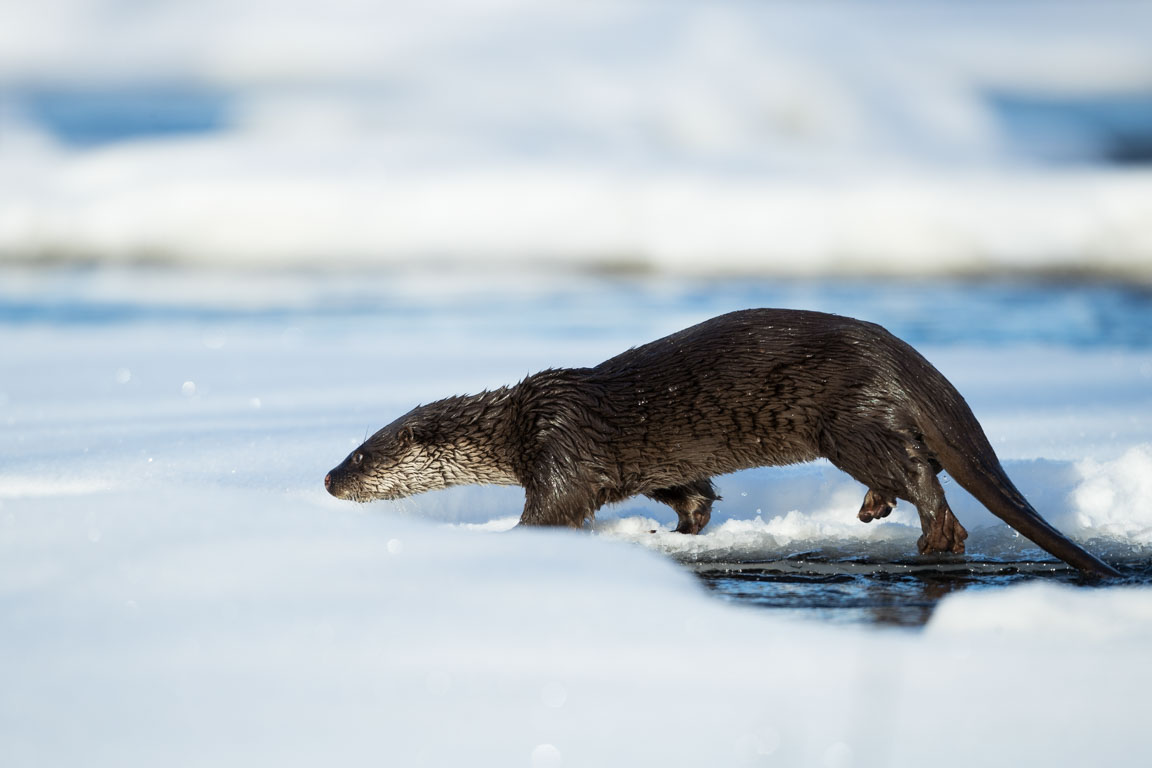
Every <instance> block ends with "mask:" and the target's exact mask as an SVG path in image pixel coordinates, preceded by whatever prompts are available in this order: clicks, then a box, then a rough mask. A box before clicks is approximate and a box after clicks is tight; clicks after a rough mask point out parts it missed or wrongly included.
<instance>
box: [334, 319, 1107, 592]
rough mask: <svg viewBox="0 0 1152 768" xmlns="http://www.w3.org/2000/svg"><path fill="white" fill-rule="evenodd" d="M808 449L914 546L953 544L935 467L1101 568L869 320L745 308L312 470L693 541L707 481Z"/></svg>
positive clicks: (1048, 541)
mask: <svg viewBox="0 0 1152 768" xmlns="http://www.w3.org/2000/svg"><path fill="white" fill-rule="evenodd" d="M820 457H824V458H827V459H828V460H829V461H831V462H832V464H834V465H835V466H837V467H839V468H840V469H842V470H843V471H845V472H847V473H848V474H849V475H851V476H852V477H854V478H855V479H856V480H858V481H859V482H861V483H863V484H864V485H865V486H866V487H867V488H868V491H867V494H866V495H865V498H864V503H863V505H862V506H861V508H860V512H859V513H858V517H859V518H860V520H862V521H864V522H870V521H871V520H874V519H876V518H881V517H885V516H887V515H888V514H889V513H890V512H891V510H892V508H893V507H894V506H895V505H896V500H897V499H904V500H907V501H909V502H911V503H912V504H913V505H915V506H916V509H917V511H918V512H919V516H920V523H921V528H922V532H923V535H922V536H921V537H920V540H919V542H918V549H919V551H920V552H921V553H931V552H963V551H964V539H965V538H966V537H967V535H968V534H967V532H966V531H965V530H964V528H963V526H961V525H960V523H959V521H958V520H957V519H956V517H955V516H954V515H953V514H952V511H951V509H950V508H949V507H948V503H947V500H946V499H945V497H944V491H943V488H942V487H941V485H940V481H939V479H938V478H937V475H938V474H939V472H940V471H941V469H946V470H947V471H948V472H949V474H950V475H951V476H952V477H953V478H955V479H956V481H957V482H958V483H959V484H960V485H961V486H963V487H964V488H965V489H967V490H968V491H969V492H971V493H972V494H973V495H974V496H975V497H976V498H977V499H978V500H980V502H981V503H983V504H984V505H985V506H987V507H988V508H989V509H990V510H991V511H992V512H993V513H995V514H996V515H998V516H999V517H1001V518H1003V519H1004V520H1005V521H1006V522H1008V523H1009V524H1010V525H1012V526H1013V527H1014V528H1016V529H1017V530H1019V531H1020V532H1021V533H1023V534H1024V535H1025V536H1027V537H1028V538H1030V539H1032V540H1033V541H1034V542H1036V543H1037V544H1038V545H1039V546H1041V547H1042V548H1044V549H1045V550H1047V551H1048V552H1050V553H1052V554H1053V555H1055V556H1057V557H1059V558H1061V559H1063V560H1065V561H1067V562H1068V563H1070V564H1072V565H1074V566H1075V567H1077V568H1079V569H1080V570H1082V571H1085V572H1088V573H1094V574H1106V575H1115V573H1116V572H1115V571H1114V570H1113V569H1112V568H1111V567H1110V566H1109V565H1107V564H1106V563H1104V562H1102V561H1100V560H1099V559H1097V558H1096V557H1094V556H1093V555H1091V554H1089V553H1088V552H1086V551H1085V550H1083V549H1081V548H1080V547H1079V546H1077V545H1076V544H1074V543H1073V542H1072V541H1070V540H1069V539H1067V538H1066V537H1064V536H1063V535H1062V534H1061V533H1060V532H1059V531H1057V530H1056V529H1055V528H1053V527H1052V526H1050V525H1049V524H1048V523H1047V522H1045V521H1044V520H1043V518H1041V517H1040V516H1039V515H1038V514H1037V513H1036V511H1035V510H1034V509H1033V508H1032V507H1031V506H1030V505H1029V504H1028V502H1027V501H1026V500H1025V499H1024V497H1023V496H1022V495H1021V494H1020V492H1019V491H1017V490H1016V488H1015V486H1013V484H1012V481H1011V480H1009V479H1008V476H1007V475H1006V474H1005V473H1004V470H1003V469H1002V468H1001V466H1000V462H999V460H998V459H997V457H996V454H995V452H994V451H993V450H992V447H991V445H990V444H989V443H988V439H987V437H985V435H984V432H983V430H982V429H981V428H980V424H979V423H978V422H977V421H976V418H975V416H973V415H972V411H971V410H970V409H969V407H968V405H967V403H965V401H964V398H963V397H961V396H960V393H959V392H957V391H956V389H955V388H954V387H953V386H952V385H951V384H950V383H949V382H948V381H947V379H945V378H944V376H943V375H942V374H941V373H940V372H939V371H937V370H936V369H935V368H934V367H932V365H931V364H930V363H928V361H927V360H925V359H924V358H923V357H922V356H921V355H920V354H919V353H918V352H916V350H914V349H913V348H912V347H910V346H909V345H908V344H906V343H904V342H903V341H901V340H900V339H897V338H896V337H895V336H893V335H891V334H890V333H888V332H887V331H886V330H884V329H883V328H881V327H880V326H878V325H875V324H872V323H866V322H862V321H859V320H853V319H851V318H846V317H840V316H837V315H828V314H823V313H819V312H805V311H797V310H784V309H750V310H744V311H740V312H732V313H730V314H726V315H721V316H720V317H716V318H713V319H711V320H708V321H705V322H703V323H700V324H699V325H695V326H693V327H691V328H687V329H685V330H683V331H680V332H678V333H674V334H672V335H671V336H666V337H664V338H662V339H658V340H656V341H653V342H651V343H649V344H645V345H643V346H640V347H636V348H634V349H630V350H628V351H627V352H624V353H622V354H620V355H617V356H616V357H613V358H611V359H610V360H606V361H605V362H603V363H601V364H600V365H597V366H595V367H594V368H559V369H550V370H545V371H541V372H540V373H537V374H534V375H531V376H529V377H527V378H526V379H524V380H523V381H521V382H520V383H519V384H516V385H514V386H511V387H502V388H500V389H497V390H493V391H490V392H482V393H480V394H478V395H470V396H463V397H452V398H447V399H445V400H440V401H437V402H435V403H431V404H429V405H425V406H421V407H418V408H416V409H414V410H413V411H411V412H410V413H408V414H406V415H405V416H402V417H401V418H399V419H397V420H396V421H395V422H393V423H392V424H389V425H388V426H386V427H384V428H383V429H381V430H380V431H379V432H377V433H376V434H375V435H373V436H372V437H371V438H369V439H368V440H367V441H366V442H365V443H364V444H363V445H362V446H361V447H360V448H358V449H357V450H356V451H354V452H353V453H352V454H351V455H350V456H349V457H348V458H347V459H345V460H344V462H342V463H341V464H340V465H339V466H338V467H336V468H335V469H333V470H332V472H331V473H330V474H329V476H328V477H326V478H325V485H326V486H327V487H328V489H329V491H330V492H331V493H333V494H334V495H336V496H339V497H342V498H349V499H354V500H358V501H366V500H369V499H373V498H398V497H401V496H408V495H411V494H413V493H419V492H421V491H426V490H432V489H434V488H443V487H447V486H449V485H457V484H461V483H500V484H518V485H522V486H523V487H524V489H525V505H524V512H523V515H522V516H521V523H522V524H524V525H566V526H574V527H578V526H581V525H583V524H584V522H585V521H586V520H588V519H590V518H592V517H593V515H594V514H595V512H596V510H597V509H599V508H600V507H601V506H602V505H604V504H607V503H611V502H615V501H621V500H623V499H626V498H629V497H631V496H635V495H638V494H643V495H645V496H648V497H650V498H652V499H655V500H656V501H659V502H662V503H664V504H667V505H669V506H670V507H672V509H673V510H675V511H676V514H677V516H678V518H679V521H678V525H677V528H676V530H677V531H680V532H682V533H698V532H699V531H700V530H701V529H702V528H703V527H704V526H705V525H707V523H708V519H709V517H710V515H711V508H712V503H713V502H714V501H716V500H718V499H719V496H717V494H716V490H715V488H714V487H713V485H712V478H713V477H715V476H716V475H723V474H727V473H729V472H736V471H738V470H741V469H747V468H750V467H759V466H778V465H784V464H794V463H797V462H804V461H811V460H813V459H816V458H820Z"/></svg>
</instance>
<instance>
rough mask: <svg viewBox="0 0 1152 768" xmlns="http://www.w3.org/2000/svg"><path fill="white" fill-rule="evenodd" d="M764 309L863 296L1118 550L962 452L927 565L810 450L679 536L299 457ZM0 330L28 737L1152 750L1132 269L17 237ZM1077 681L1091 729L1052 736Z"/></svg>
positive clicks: (614, 749)
mask: <svg viewBox="0 0 1152 768" xmlns="http://www.w3.org/2000/svg"><path fill="white" fill-rule="evenodd" d="M749 306H786V307H803V308H809V309H817V310H824V311H830V312H837V313H841V314H848V315H853V316H857V317H860V318H863V319H868V320H874V321H877V322H881V323H883V324H884V325H886V326H887V327H888V328H889V329H890V330H892V331H893V332H894V333H896V334H897V335H899V336H901V337H903V338H904V339H906V340H907V341H909V342H911V343H912V344H914V345H915V346H917V348H919V349H921V351H923V352H924V353H925V355H926V356H927V357H928V358H929V360H931V361H932V362H933V363H934V364H936V365H937V366H938V367H939V368H940V369H941V370H942V371H943V372H944V373H945V375H947V376H948V377H949V378H950V379H951V380H952V381H953V382H954V383H955V384H956V385H957V387H958V388H959V390H960V391H961V392H962V393H963V394H964V395H965V396H966V397H967V398H968V400H969V402H970V404H971V405H972V407H973V410H974V411H975V413H976V415H977V416H978V418H980V420H981V422H982V423H983V425H984V427H985V430H986V431H987V433H988V435H989V438H990V439H991V440H992V443H993V445H994V446H995V447H996V450H997V451H998V452H999V454H1000V456H1001V458H1002V460H1003V461H1004V463H1005V466H1006V469H1007V471H1008V473H1009V474H1010V475H1011V476H1012V477H1013V478H1014V479H1015V481H1016V482H1017V484H1018V485H1019V486H1020V487H1021V489H1022V490H1023V492H1024V493H1025V495H1027V496H1028V497H1029V498H1030V499H1031V500H1032V502H1033V503H1034V505H1035V506H1036V507H1037V508H1038V509H1039V510H1040V512H1041V513H1042V514H1043V515H1044V516H1045V517H1047V518H1048V519H1049V520H1050V521H1052V522H1053V523H1054V524H1055V525H1056V526H1057V527H1059V528H1061V529H1062V530H1064V531H1066V532H1067V533H1068V534H1069V535H1071V536H1072V537H1073V538H1076V539H1077V540H1079V541H1081V542H1084V543H1085V544H1086V546H1088V547H1090V548H1091V549H1093V550H1094V551H1095V552H1097V553H1099V554H1101V555H1102V556H1103V557H1105V558H1106V559H1108V560H1110V561H1112V562H1115V563H1117V564H1118V565H1119V566H1120V567H1121V568H1122V569H1123V570H1124V571H1125V573H1126V574H1127V575H1128V579H1127V580H1126V581H1127V582H1128V583H1127V584H1122V585H1120V586H1108V587H1101V588H1089V587H1084V586H1079V585H1078V584H1077V581H1076V578H1075V577H1074V575H1073V574H1071V573H1070V572H1069V571H1067V570H1066V569H1064V568H1063V567H1062V566H1060V564H1058V563H1055V562H1053V561H1051V560H1050V559H1049V558H1047V557H1046V556H1044V554H1043V553H1042V552H1040V551H1039V550H1036V549H1035V548H1033V547H1032V546H1031V545H1030V544H1029V543H1028V542H1027V541H1025V540H1022V539H1020V538H1019V537H1017V536H1015V535H1013V534H1012V532H1011V531H1009V530H1008V529H1006V528H1004V527H1003V526H1002V525H1000V524H999V523H998V521H996V520H995V519H994V518H993V517H991V515H990V514H988V513H987V512H985V511H984V510H983V509H982V508H980V507H979V505H978V504H976V502H974V501H973V500H972V499H971V498H970V497H967V496H966V495H965V494H963V493H962V492H961V491H960V490H959V489H958V488H956V487H955V484H946V486H945V488H946V490H947V491H948V493H949V494H950V497H951V499H952V501H953V507H954V509H955V510H956V512H957V515H958V517H959V518H960V519H961V521H962V522H963V523H964V524H965V525H966V526H967V527H968V528H969V530H970V531H971V532H972V537H971V538H970V539H969V545H970V546H969V553H968V555H967V556H966V557H964V558H947V559H944V560H941V561H931V562H925V561H923V560H921V559H919V558H917V557H916V556H915V540H916V537H917V536H918V535H919V529H918V526H917V525H916V524H915V513H914V511H913V510H911V509H907V508H906V506H907V505H901V506H900V507H899V508H898V509H897V511H896V512H894V513H893V515H892V517H891V518H890V519H888V520H886V521H883V522H877V523H873V524H871V525H869V526H864V525H862V524H860V523H859V522H858V521H856V519H855V512H856V509H857V507H858V505H859V498H860V494H861V492H862V489H861V488H860V487H859V486H857V485H856V484H855V483H854V482H853V481H852V480H851V479H850V478H848V477H846V476H844V475H842V474H841V473H839V472H838V471H836V470H835V469H834V468H832V467H831V466H829V465H827V464H822V463H816V464H810V465H804V466H798V467H788V468H779V469H764V470H755V471H750V472H744V473H739V474H737V475H733V476H729V477H724V478H720V479H719V481H718V486H719V490H720V493H721V495H722V496H723V497H724V500H723V501H722V502H720V503H719V504H717V506H716V509H715V512H714V516H713V522H712V523H711V524H710V526H709V527H708V529H706V531H705V533H704V534H703V535H701V536H698V537H683V536H679V535H676V534H674V533H671V532H670V530H669V529H670V528H671V527H672V523H673V516H672V513H671V512H670V511H668V510H667V509H665V508H663V507H661V506H659V505H656V504H655V503H652V502H649V501H647V500H644V499H640V500H633V501H629V502H625V503H623V504H620V505H617V506H614V507H610V508H607V509H604V510H602V511H601V513H600V514H599V516H598V519H597V522H596V524H595V526H594V527H593V530H592V531H591V533H590V534H572V533H564V532H547V531H544V532H537V531H528V532H521V531H516V532H510V533H500V531H503V530H505V529H507V528H509V527H510V526H511V525H512V524H513V523H514V521H515V518H516V516H517V515H518V514H519V507H520V504H521V503H522V492H521V491H520V490H519V489H516V488H461V489H454V490H450V491H445V492H439V493H433V494H428V495H425V496H420V497H416V498H413V499H409V500H405V501H401V502H394V503H390V502H379V503H375V504H370V505H364V506H361V505H353V504H349V503H347V502H340V501H337V500H335V499H332V498H330V497H329V496H328V495H327V494H326V493H325V492H324V489H323V487H322V485H321V479H322V478H323V476H324V473H325V472H326V471H327V470H328V469H329V468H331V467H332V466H333V465H335V464H336V463H337V462H338V461H339V460H340V459H341V458H343V456H344V455H345V454H346V453H347V452H348V451H349V450H351V448H353V447H355V446H356V445H357V444H358V443H359V442H360V441H361V440H362V439H363V438H364V437H365V435H366V434H367V433H368V432H371V431H374V430H375V429H377V428H379V427H380V426H382V425H383V424H385V423H387V422H389V421H391V420H392V419H393V418H395V417H396V416H397V415H399V414H401V413H404V412H406V411H407V410H408V409H409V408H411V407H412V406H413V405H415V404H416V403H418V402H428V401H430V400H433V399H437V398H440V397H443V396H447V395H450V394H458V393H463V392H475V391H477V390H479V389H483V388H486V387H493V386H498V385H501V384H506V383H511V382H514V381H517V380H519V379H520V378H522V377H523V376H524V375H525V374H527V373H530V372H532V371H535V370H538V369H541V368H545V367H549V366H580V365H588V364H593V363H596V362H599V361H600V360H602V359H604V358H606V357H608V356H610V355H612V354H615V353H617V352H619V351H621V350H622V349H624V348H626V347H628V346H631V345H635V344H639V343H642V342H645V341H648V340H651V339H653V338H656V337H658V336H661V335H663V334H665V333H668V332H671V331H674V330H677V329H679V328H682V327H684V326H687V325H689V324H692V323H694V322H697V321H699V320H702V319H705V318H707V317H709V316H712V315H715V314H719V313H721V312H725V311H729V310H732V309H737V308H743V307H749ZM0 348H2V349H3V350H4V355H3V362H2V363H0V677H2V678H3V680H4V681H5V682H4V685H3V686H0V741H2V742H3V743H4V744H5V748H6V749H7V750H9V753H10V754H13V755H15V758H16V759H15V761H14V762H13V763H12V764H13V765H34V764H78V763H84V764H88V765H124V764H140V765H143V764H154V763H155V761H156V760H162V761H163V762H165V763H167V764H174V765H193V764H204V763H207V762H212V763H214V764H236V765H241V764H248V765H250V764H252V762H253V761H262V762H270V761H271V760H273V759H275V760H276V761H277V762H279V763H281V764H288V765H295V764H300V765H303V764H314V763H315V760H317V759H319V758H320V757H323V758H324V759H328V760H335V759H339V760H340V762H342V763H343V764H351V765H358V764H368V763H372V764H375V765H379V764H381V763H383V764H392V765H417V764H429V765H443V764H446V763H447V762H448V761H460V760H463V761H465V763H466V764H470V765H501V766H505V765H555V764H564V765H626V764H627V765H639V764H656V763H659V764H664V765H698V764H704V762H708V761H711V762H712V764H732V765H745V764H748V765H754V764H761V762H763V761H765V760H769V759H772V760H781V761H783V762H785V763H790V764H824V765H846V764H850V763H852V762H853V761H855V764H872V765H880V764H885V765H911V764H913V763H917V762H918V761H919V760H920V759H921V757H922V756H923V754H924V753H925V750H929V749H930V748H934V747H939V745H940V744H943V743H945V742H947V743H949V744H950V747H949V752H948V753H947V754H944V755H942V756H941V757H940V759H939V760H937V762H939V763H940V764H942V765H952V764H956V765H959V764H963V763H965V762H968V761H970V760H973V759H983V760H988V759H992V760H993V761H995V762H1001V763H1004V764H1008V763H1012V762H1014V761H1017V760H1038V761H1043V762H1046V763H1047V764H1051V765H1063V764H1072V763H1074V762H1077V758H1084V759H1088V758H1089V757H1090V758H1091V759H1093V760H1100V761H1101V762H1103V761H1105V760H1107V759H1112V758H1115V759H1128V760H1130V759H1131V757H1132V755H1133V754H1135V753H1136V750H1140V749H1144V750H1145V751H1146V749H1147V748H1146V743H1145V742H1146V739H1145V738H1144V737H1142V736H1140V735H1139V734H1141V733H1142V730H1141V728H1142V725H1141V723H1142V719H1141V718H1142V715H1140V714H1139V710H1140V707H1139V705H1138V702H1140V701H1142V700H1143V691H1145V690H1147V687H1148V685H1149V684H1152V678H1149V671H1148V670H1149V667H1148V665H1147V664H1146V663H1145V661H1146V652H1147V647H1148V646H1147V643H1148V642H1149V639H1150V638H1152V597H1150V596H1149V594H1150V593H1149V592H1148V591H1147V588H1146V587H1140V586H1133V584H1142V583H1144V582H1146V581H1147V579H1148V563H1149V561H1150V558H1152V296H1150V294H1149V293H1147V292H1146V291H1142V290H1138V289H1134V288H1126V287H1116V286H1109V285H1104V284H1095V285H1076V284H1064V283H1023V282H1021V283H1011V282H1009V283H1005V282H987V283H985V282H963V283H955V282H936V281H920V282H915V281H912V282H909V281H892V282H884V281H842V282H835V281H833V282H829V281H768V280H737V279H713V280H693V279H686V278H685V279H679V278H655V277H640V276H636V277H629V276H619V277H606V276H587V275H563V276H550V277H548V276H539V275H536V276H524V275H520V276H512V275H509V274H505V273H499V272H498V273H493V274H486V273H482V272H475V273H465V274H460V273H454V274H450V273H438V272H436V271H434V270H420V271H407V272H399V273H396V274H381V273H322V272H300V273H292V272H284V273H274V274H262V273H256V272H253V273H235V272H210V271H209V272H205V271H189V272H183V271H179V270H163V269H157V270H151V269H121V270H83V269H62V270H59V271H53V270H45V269H41V270H29V271H21V270H14V269H7V270H4V271H0ZM653 530H655V531H657V532H656V533H650V531H653ZM653 553H655V554H653ZM1022 582H1029V583H1027V584H1023V583H1022ZM701 583H703V584H704V585H705V586H706V587H707V588H702V587H701ZM717 597H720V598H722V599H716V598H717ZM748 609H756V610H748ZM925 622H926V624H925ZM844 624H849V625H855V626H843V625H844ZM893 624H895V625H901V626H919V625H925V626H924V629H923V630H920V631H918V632H914V633H913V632H896V633H893V632H892V631H891V630H886V629H884V628H883V627H884V626H886V625H893ZM860 625H864V626H860ZM977 658H978V659H979V661H978V662H977V661H975V659H977ZM1057 669H1058V670H1060V673H1059V675H1055V674H1053V670H1057ZM997 691H1003V692H1004V693H1003V695H1002V696H1001V695H1000V694H997ZM931 694H940V696H939V698H938V699H936V701H937V702H938V705H939V706H938V707H937V708H936V709H933V710H932V711H931V712H928V711H926V710H925V709H924V708H922V707H921V706H920V704H919V703H917V702H920V701H923V700H924V698H925V697H926V696H929V695H931ZM1009 700H1010V701H1011V702H1012V706H1009ZM1085 701H1087V702H1089V703H1090V706H1088V707H1087V709H1086V710H1080V709H1079V707H1080V706H1081V705H1082V704H1083V702H1085ZM1104 701H1107V702H1108V703H1107V705H1106V706H1101V707H1097V706H1095V705H1096V704H1097V703H1101V702H1104ZM977 702H979V704H980V708H981V709H980V713H979V714H977V715H973V714H972V712H971V711H968V710H967V709H966V708H967V707H970V706H972V705H974V704H976V703H977ZM1069 706H1076V707H1077V722H1078V725H1077V728H1075V729H1071V730H1069V729H1064V730H1061V731H1058V732H1053V731H1052V730H1051V722H1052V721H1053V718H1057V717H1065V716H1066V709H1065V707H1069ZM865 708H866V709H867V711H869V712H873V713H878V714H877V718H872V717H865V718H863V720H864V721H866V722H867V723H868V725H867V727H865V726H864V725H861V724H860V723H861V718H860V716H859V715H860V711H861V710H862V709H865ZM686 712H688V713H691V716H690V717H689V722H690V723H691V726H692V727H691V728H688V729H687V730H686V732H680V730H681V728H680V725H678V723H680V722H682V721H681V718H683V717H685V713H686ZM1105 712H1107V714H1105ZM897 714H899V719H898V720H897V719H895V716H896V715H897ZM1009 716H1010V717H1012V718H1015V719H1014V720H1013V722H1015V723H1016V725H1014V726H1013V728H1014V729H1016V732H1015V733H1013V734H1009V733H1008V732H1007V730H1005V729H1006V726H1004V725H1003V723H1004V722H1005V718H1006V717H1009ZM961 717H963V718H964V728H965V730H966V731H967V732H968V733H967V735H966V736H965V738H963V739H961V740H960V744H959V746H958V747H955V748H953V746H952V745H955V744H956V739H955V736H954V734H953V732H952V730H951V728H950V727H947V723H948V722H949V721H953V722H956V721H957V720H958V719H959V718H961ZM956 727H959V726H958V725H957V726H956ZM1020 729H1023V730H1024V731H1027V732H1032V731H1035V732H1036V733H1044V734H1046V735H1045V737H1044V739H1042V740H1041V739H1037V740H1035V741H1029V740H1028V739H1021V738H1019V731H1020ZM1026 741H1029V743H1028V744H1025V742H1026ZM176 755H181V756H182V757H176ZM718 756H719V757H718ZM550 760H551V761H553V762H548V761H550ZM717 760H718V762H717ZM556 761H561V762H556Z"/></svg>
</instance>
